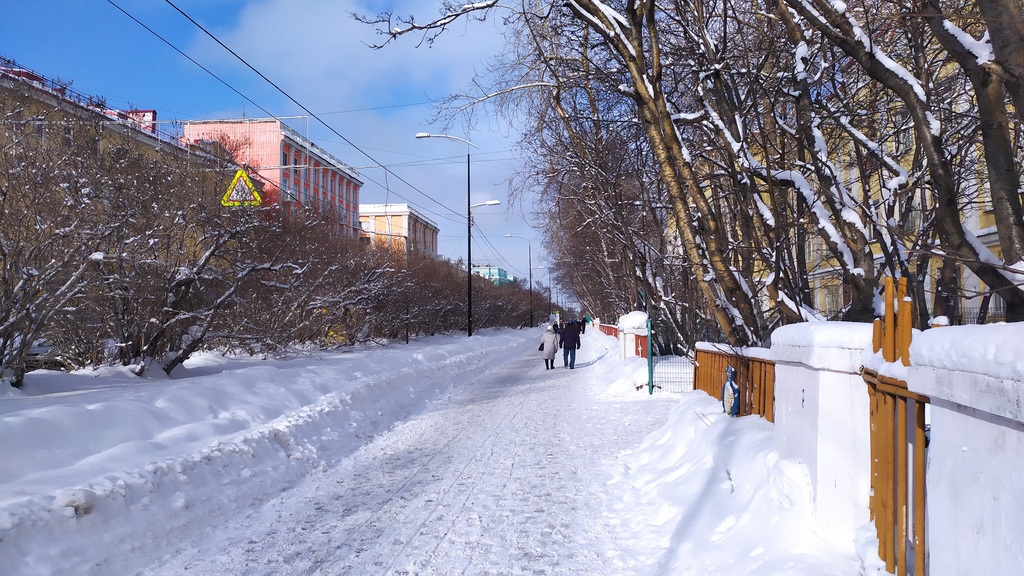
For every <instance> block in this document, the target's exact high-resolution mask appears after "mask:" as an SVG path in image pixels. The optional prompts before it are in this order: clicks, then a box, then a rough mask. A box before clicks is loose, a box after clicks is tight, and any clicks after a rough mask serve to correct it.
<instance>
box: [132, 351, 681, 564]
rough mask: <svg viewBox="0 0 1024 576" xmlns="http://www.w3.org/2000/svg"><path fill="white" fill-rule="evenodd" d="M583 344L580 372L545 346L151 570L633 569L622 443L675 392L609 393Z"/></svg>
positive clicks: (604, 369) (498, 361)
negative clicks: (618, 490) (621, 514)
mask: <svg viewBox="0 0 1024 576" xmlns="http://www.w3.org/2000/svg"><path fill="white" fill-rule="evenodd" d="M600 344H603V343H599V342H597V341H595V342H588V343H587V344H585V349H586V350H587V352H585V353H584V352H583V351H581V353H580V355H579V357H578V361H577V366H576V369H575V370H572V371H569V370H565V369H563V368H556V369H554V370H544V369H543V366H542V364H541V360H540V358H539V354H538V353H537V352H536V351H535V348H536V345H534V346H533V347H532V350H531V349H530V348H527V349H526V351H525V353H524V352H523V351H520V350H515V351H509V352H507V353H505V354H502V355H500V356H498V355H496V356H495V357H494V361H493V362H492V363H489V364H488V365H487V366H486V367H484V368H483V369H481V370H479V371H476V372H474V373H472V374H468V373H467V374H466V375H465V376H464V378H462V379H461V380H460V382H459V383H458V384H457V385H456V386H454V387H452V388H451V389H450V391H449V392H447V393H446V394H445V395H444V397H443V398H442V399H440V400H439V401H438V402H435V403H433V404H432V405H431V407H430V408H429V409H428V410H426V411H424V412H423V413H421V414H418V415H415V416H412V417H411V418H409V419H407V420H405V421H403V422H401V423H399V424H398V425H397V426H395V427H394V428H393V429H392V430H389V431H388V432H387V433H385V434H382V435H380V436H378V437H377V438H375V439H374V440H373V441H372V442H370V443H369V444H368V445H366V446H365V447H363V448H361V449H360V450H358V451H357V452H355V453H354V454H353V455H352V456H351V457H349V458H346V459H345V460H344V461H343V462H341V463H340V465H339V466H337V467H336V468H332V469H329V470H325V471H323V472H322V473H318V474H315V475H313V476H312V477H310V478H309V479H308V480H306V481H304V482H302V483H301V484H299V485H298V486H297V487H296V488H295V489H294V490H290V491H289V492H288V493H285V494H282V495H281V497H279V498H276V499H274V500H273V501H272V502H270V503H269V504H268V505H266V506H265V507H263V508H262V509H260V510H258V511H254V512H252V513H251V514H246V515H244V517H243V518H241V519H239V520H238V521H237V522H236V523H235V525H233V526H229V527H225V528H224V529H218V530H212V531H210V532H209V533H207V534H202V535H200V536H198V537H196V538H192V539H191V540H190V541H189V542H188V543H187V544H185V545H184V546H183V547H182V549H181V551H180V552H177V553H175V554H172V555H170V556H169V557H166V558H162V559H160V561H159V563H158V564H156V565H154V566H151V567H149V568H147V569H146V570H145V572H146V573H153V574H167V575H171V574H181V573H184V572H185V571H186V570H187V571H188V573H190V574H226V573H232V574H239V573H244V574H253V575H255V574H265V575H270V574H283V573H304V574H332V575H333V574H353V575H356V574H358V575H362V574H579V575H590V576H599V575H609V576H619V575H627V574H636V573H637V572H636V570H637V568H638V567H637V566H636V564H635V561H636V556H635V554H634V553H633V551H632V550H630V549H622V548H621V547H620V542H619V541H617V540H616V539H615V538H614V537H613V531H614V525H615V524H616V522H617V518H616V517H615V516H613V515H611V514H609V506H608V504H607V497H608V495H609V493H608V487H609V486H610V485H611V484H610V481H611V480H612V478H613V477H614V475H615V474H616V473H617V471H618V470H619V468H620V464H619V462H618V459H619V457H620V455H621V453H622V452H623V451H624V450H627V449H629V448H631V447H634V446H635V445H636V443H637V442H638V441H639V439H640V438H641V437H642V436H643V435H644V434H646V433H648V432H650V431H652V430H655V429H656V428H657V427H658V426H659V425H661V423H663V422H664V421H665V418H666V416H667V414H668V411H669V410H670V409H671V406H672V405H673V404H675V402H676V401H677V398H671V397H667V396H666V397H660V398H650V397H646V398H642V397H640V396H633V397H632V398H631V399H639V400H640V401H637V402H632V401H623V400H620V399H610V398H599V396H600V394H601V393H602V392H603V391H604V390H605V388H607V381H606V380H605V378H606V377H607V375H608V374H609V371H610V370H612V369H614V366H615V365H616V364H617V363H616V362H615V361H614V359H611V358H608V357H607V356H606V355H605V350H604V349H603V347H602V346H601V345H600Z"/></svg>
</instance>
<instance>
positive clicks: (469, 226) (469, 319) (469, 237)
mask: <svg viewBox="0 0 1024 576" xmlns="http://www.w3.org/2000/svg"><path fill="white" fill-rule="evenodd" d="M416 137H417V138H421V139H422V138H446V139H448V140H455V141H456V142H465V143H466V335H467V336H472V335H473V208H476V207H477V206H495V205H498V204H501V202H500V201H498V200H488V201H487V202H481V203H480V204H473V203H472V202H473V200H472V194H471V192H470V171H469V147H470V146H472V147H473V148H477V145H476V144H473V143H472V142H470V141H469V140H466V139H465V138H459V137H458V136H451V135H449V134H430V133H429V132H418V133H417V134H416Z"/></svg>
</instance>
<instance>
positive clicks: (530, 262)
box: [505, 234, 534, 328]
mask: <svg viewBox="0 0 1024 576" xmlns="http://www.w3.org/2000/svg"><path fill="white" fill-rule="evenodd" d="M505 238H522V239H523V240H526V262H527V266H529V267H530V328H533V326H534V324H533V242H530V239H529V238H527V237H526V236H520V235H518V234H505Z"/></svg>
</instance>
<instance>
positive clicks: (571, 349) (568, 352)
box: [559, 323, 580, 370]
mask: <svg viewBox="0 0 1024 576" xmlns="http://www.w3.org/2000/svg"><path fill="white" fill-rule="evenodd" d="M559 344H560V345H561V347H562V367H564V368H568V369H570V370H572V369H574V368H576V350H579V348H580V332H579V328H577V327H576V325H575V324H573V323H567V324H566V325H565V326H564V327H563V328H562V333H561V334H559Z"/></svg>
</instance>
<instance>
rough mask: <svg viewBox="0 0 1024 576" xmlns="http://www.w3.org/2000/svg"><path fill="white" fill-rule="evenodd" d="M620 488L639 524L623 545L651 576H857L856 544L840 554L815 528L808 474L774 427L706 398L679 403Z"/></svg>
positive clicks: (635, 456) (631, 463) (636, 455)
mask: <svg viewBox="0 0 1024 576" xmlns="http://www.w3.org/2000/svg"><path fill="white" fill-rule="evenodd" d="M616 481H617V482H624V483H627V484H628V486H629V493H630V497H629V498H627V499H626V500H625V501H624V502H622V504H621V505H620V508H621V509H623V510H624V511H625V510H629V513H628V515H627V516H628V517H629V518H631V519H632V521H631V522H630V523H627V524H626V525H623V526H621V527H620V528H621V531H622V534H621V536H620V537H621V538H624V539H627V540H628V542H629V545H630V546H636V547H639V548H641V549H643V551H644V552H645V553H646V554H648V555H650V557H651V558H652V563H653V564H654V565H655V566H656V569H655V570H654V571H653V572H654V573H658V574H673V575H680V576H681V575H693V576H698V575H699V576H714V575H729V576H732V575H736V574H763V575H769V574H787V575H801V574H807V575H815V576H821V575H826V576H827V575H836V576H839V575H852V574H858V573H860V566H861V562H860V561H859V560H858V559H857V558H856V554H855V551H854V549H853V546H852V543H851V545H850V546H849V547H847V548H843V549H839V548H837V547H835V546H833V545H831V544H829V543H827V542H826V541H824V540H822V539H821V538H820V537H818V536H817V534H816V533H815V532H814V530H813V529H812V528H811V526H812V524H813V520H812V518H811V514H812V509H813V506H812V493H811V481H810V477H809V475H808V472H807V468H806V467H805V466H804V465H803V464H801V463H799V462H797V461H795V460H788V459H782V458H779V455H778V453H777V452H775V450H773V449H772V425H771V424H769V423H768V422H766V421H765V420H763V419H761V418H758V417H753V416H751V417H744V418H729V417H726V416H725V415H724V414H722V409H721V406H720V405H719V404H718V402H717V401H715V399H713V398H711V397H709V396H708V395H706V394H704V393H703V392H691V393H688V394H686V395H684V396H683V397H682V400H681V402H680V403H679V405H678V406H676V407H675V408H674V410H673V411H672V413H671V416H670V418H669V421H668V422H667V423H666V424H665V426H664V427H662V428H661V429H660V430H659V431H658V432H655V433H653V434H651V435H650V436H648V437H647V439H645V440H644V442H643V443H642V444H641V445H640V446H639V447H638V448H637V449H636V450H635V451H634V452H633V453H632V454H630V455H628V456H626V457H625V459H624V469H623V471H622V474H621V476H620V477H619V478H618V479H617V480H616ZM624 514H625V512H624Z"/></svg>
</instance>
